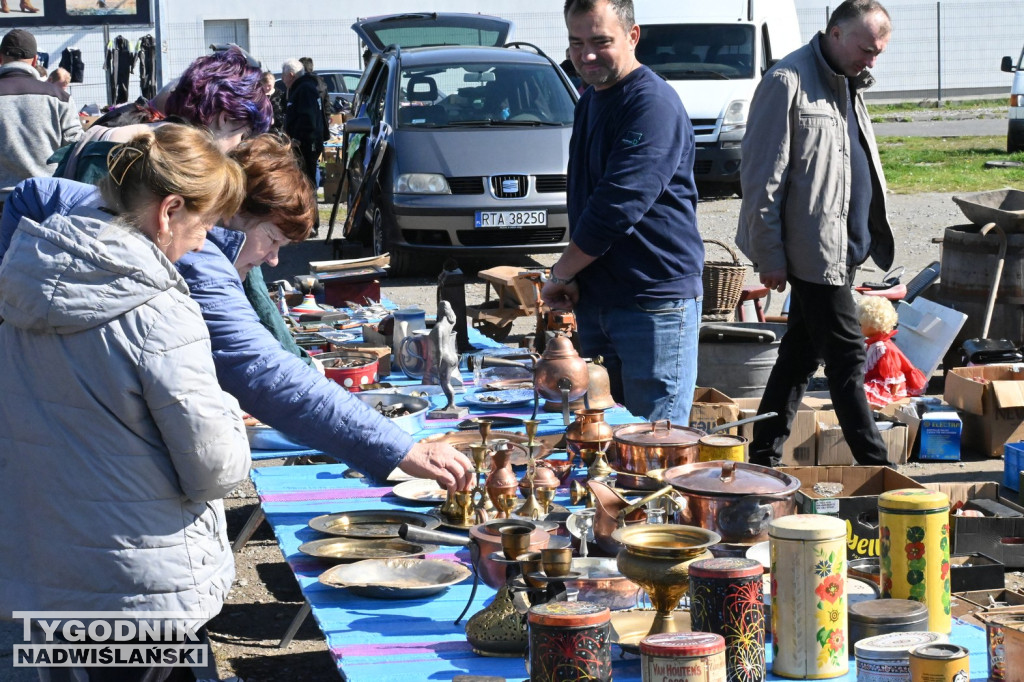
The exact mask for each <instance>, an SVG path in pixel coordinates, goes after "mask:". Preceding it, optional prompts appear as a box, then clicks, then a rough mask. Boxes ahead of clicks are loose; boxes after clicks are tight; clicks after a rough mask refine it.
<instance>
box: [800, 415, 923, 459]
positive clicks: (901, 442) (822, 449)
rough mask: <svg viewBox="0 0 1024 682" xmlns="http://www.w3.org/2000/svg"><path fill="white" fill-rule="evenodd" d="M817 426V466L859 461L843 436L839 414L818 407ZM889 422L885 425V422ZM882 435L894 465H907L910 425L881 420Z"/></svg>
mask: <svg viewBox="0 0 1024 682" xmlns="http://www.w3.org/2000/svg"><path fill="white" fill-rule="evenodd" d="M815 423H816V425H817V451H818V457H817V464H818V466H850V465H853V464H856V462H857V460H855V459H854V457H853V451H852V450H850V446H849V445H848V444H847V442H846V438H844V437H843V430H842V428H840V426H839V417H838V416H837V415H836V413H835V412H833V411H832V410H819V411H818V412H817V414H816V416H815ZM885 424H888V425H889V426H888V427H887V428H886V427H885V426H884V425H885ZM878 426H879V435H881V436H882V441H883V442H884V443H885V445H886V448H887V450H888V458H887V459H888V460H889V462H890V463H891V464H905V463H906V461H907V425H906V424H902V423H899V422H896V421H883V422H879V423H878Z"/></svg>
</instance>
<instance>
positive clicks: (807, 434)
mask: <svg viewBox="0 0 1024 682" xmlns="http://www.w3.org/2000/svg"><path fill="white" fill-rule="evenodd" d="M734 402H735V403H736V404H737V405H738V406H739V408H740V419H746V418H747V417H753V416H754V415H756V414H757V408H758V406H759V405H760V404H761V399H760V398H736V399H735V400H734ZM816 429H817V425H816V424H815V421H814V410H813V409H811V408H809V407H806V406H805V405H803V404H801V405H800V408H799V409H797V411H796V415H794V417H793V426H792V427H791V428H790V431H789V438H787V439H786V442H785V444H784V445H783V446H782V466H814V464H815V457H816V454H817V449H816V444H815V432H816ZM739 435H740V436H743V437H744V438H746V439H747V440H748V441H750V440H753V439H754V425H753V424H744V425H743V426H740V427H739Z"/></svg>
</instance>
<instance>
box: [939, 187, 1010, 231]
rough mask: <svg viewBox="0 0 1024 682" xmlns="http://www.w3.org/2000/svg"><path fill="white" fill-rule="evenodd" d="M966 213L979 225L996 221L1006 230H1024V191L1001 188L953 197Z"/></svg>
mask: <svg viewBox="0 0 1024 682" xmlns="http://www.w3.org/2000/svg"><path fill="white" fill-rule="evenodd" d="M953 201H955V202H956V204H957V206H959V207H960V210H961V211H963V212H964V215H965V216H967V218H968V219H969V220H970V221H971V222H972V223H974V224H975V225H978V226H979V227H983V226H985V225H987V224H988V223H995V224H996V225H998V226H999V227H1001V228H1002V229H1003V231H1004V232H1024V192H1022V191H1020V190H1017V189H999V190H995V191H994V192H975V193H973V194H965V195H963V196H961V197H953Z"/></svg>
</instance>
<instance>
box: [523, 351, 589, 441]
mask: <svg viewBox="0 0 1024 682" xmlns="http://www.w3.org/2000/svg"><path fill="white" fill-rule="evenodd" d="M589 382H590V372H589V370H588V369H587V361H586V360H584V359H583V358H581V357H580V354H579V353H577V352H576V349H575V348H574V347H573V345H572V341H571V340H570V339H569V337H568V336H566V335H565V334H562V333H556V334H555V335H554V337H552V338H551V339H550V340H549V341H548V343H547V347H546V348H545V349H544V354H543V355H541V356H540V359H538V360H537V363H536V365H535V366H534V372H533V385H534V388H535V390H536V391H537V393H539V394H540V395H542V396H544V397H545V398H547V399H548V400H557V401H559V402H561V404H562V416H563V420H564V421H565V423H566V425H568V424H569V403H570V402H571V401H573V400H577V399H579V398H582V397H583V395H584V394H585V393H586V392H587V386H588V384H589Z"/></svg>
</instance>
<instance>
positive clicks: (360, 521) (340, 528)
mask: <svg viewBox="0 0 1024 682" xmlns="http://www.w3.org/2000/svg"><path fill="white" fill-rule="evenodd" d="M403 523H408V524H409V525H410V526H419V527H420V528H424V529H426V530H433V529H435V528H437V526H438V522H437V519H436V518H434V517H433V516H428V515H426V514H417V513H416V512H409V511H403V510H400V509H394V510H392V509H370V510H366V511H351V512H338V513H336V514H324V515H323V516H317V517H315V518H312V519H310V520H309V527H310V528H312V529H313V530H318V531H320V532H321V533H327V534H328V535H340V536H343V537H347V538H397V537H398V528H399V526H401V525H402V524H403ZM363 558H370V557H363Z"/></svg>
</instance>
